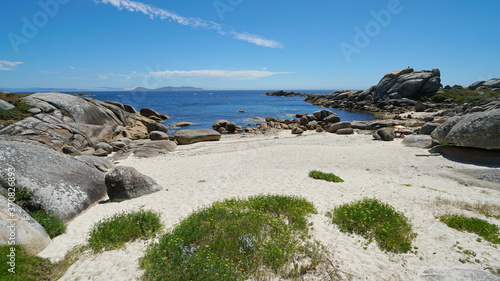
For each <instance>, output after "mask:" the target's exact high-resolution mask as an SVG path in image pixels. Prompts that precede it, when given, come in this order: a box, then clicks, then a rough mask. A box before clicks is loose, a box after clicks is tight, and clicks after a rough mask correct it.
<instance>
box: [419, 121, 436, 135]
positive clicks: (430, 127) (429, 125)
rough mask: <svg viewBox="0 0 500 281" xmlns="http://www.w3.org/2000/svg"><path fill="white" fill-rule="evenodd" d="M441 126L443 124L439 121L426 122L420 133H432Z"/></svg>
mask: <svg viewBox="0 0 500 281" xmlns="http://www.w3.org/2000/svg"><path fill="white" fill-rule="evenodd" d="M439 126H441V124H439V123H425V125H423V126H422V128H420V134H421V135H430V134H431V133H432V132H433V131H434V130H435V129H436V128H437V127H439Z"/></svg>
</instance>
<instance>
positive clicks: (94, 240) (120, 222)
mask: <svg viewBox="0 0 500 281" xmlns="http://www.w3.org/2000/svg"><path fill="white" fill-rule="evenodd" d="M162 226H163V225H162V223H161V220H160V215H159V214H157V213H155V212H153V211H149V210H148V211H146V210H140V211H137V212H130V213H120V214H115V215H113V216H111V217H108V218H105V219H103V220H100V221H99V222H97V223H96V224H95V225H94V227H93V228H92V230H91V231H90V236H89V239H88V241H89V247H90V249H92V250H93V251H94V252H96V253H98V252H102V251H106V250H113V249H118V248H120V247H123V246H124V245H125V243H126V242H130V241H134V240H136V239H140V238H144V239H146V238H151V237H153V236H154V235H155V234H156V233H158V232H159V231H160V229H161V228H162Z"/></svg>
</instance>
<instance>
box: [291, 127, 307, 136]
mask: <svg viewBox="0 0 500 281" xmlns="http://www.w3.org/2000/svg"><path fill="white" fill-rule="evenodd" d="M302 133H304V130H302V129H301V128H299V127H295V128H293V129H292V134H294V135H300V134H302Z"/></svg>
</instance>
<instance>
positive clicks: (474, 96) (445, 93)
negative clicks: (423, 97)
mask: <svg viewBox="0 0 500 281" xmlns="http://www.w3.org/2000/svg"><path fill="white" fill-rule="evenodd" d="M491 98H500V91H494V90H491V89H482V90H470V89H465V88H461V87H453V88H451V89H440V90H439V91H438V94H436V95H434V96H432V97H430V99H431V101H433V102H436V103H442V102H445V101H449V102H450V103H451V102H452V103H457V104H459V105H461V104H464V103H471V102H476V101H482V100H487V99H491Z"/></svg>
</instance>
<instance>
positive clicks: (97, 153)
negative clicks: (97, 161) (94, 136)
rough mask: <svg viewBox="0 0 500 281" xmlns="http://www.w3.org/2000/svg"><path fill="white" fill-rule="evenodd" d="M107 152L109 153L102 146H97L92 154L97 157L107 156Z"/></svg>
mask: <svg viewBox="0 0 500 281" xmlns="http://www.w3.org/2000/svg"><path fill="white" fill-rule="evenodd" d="M108 154H109V153H108V152H107V151H106V150H104V149H103V148H99V149H97V150H96V151H95V152H94V153H92V155H94V156H99V157H106V156H108Z"/></svg>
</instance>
